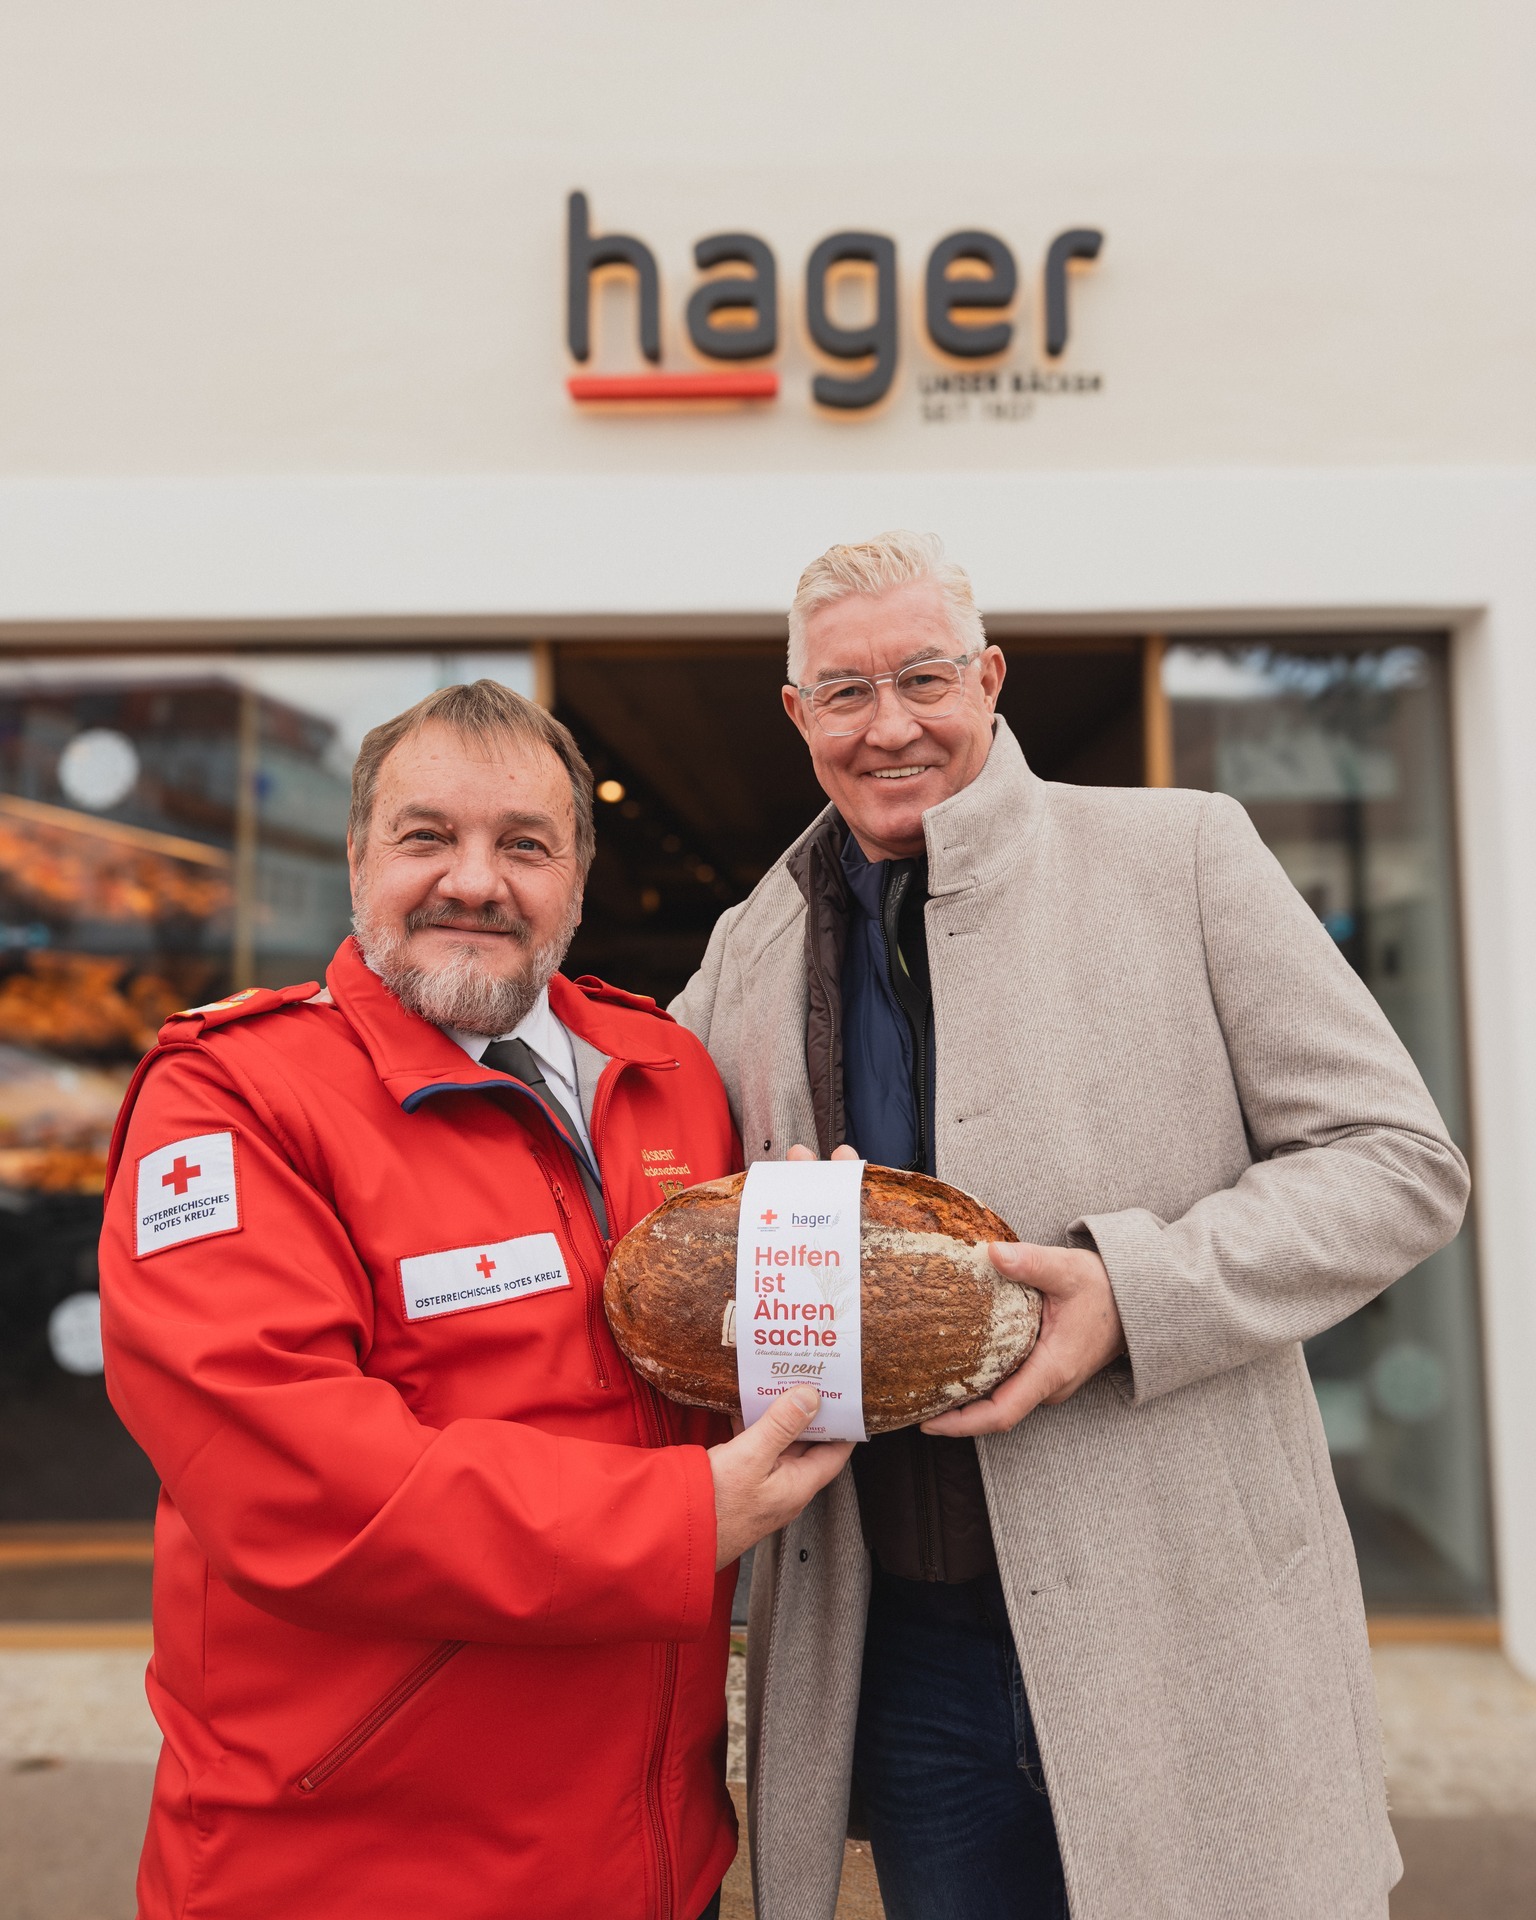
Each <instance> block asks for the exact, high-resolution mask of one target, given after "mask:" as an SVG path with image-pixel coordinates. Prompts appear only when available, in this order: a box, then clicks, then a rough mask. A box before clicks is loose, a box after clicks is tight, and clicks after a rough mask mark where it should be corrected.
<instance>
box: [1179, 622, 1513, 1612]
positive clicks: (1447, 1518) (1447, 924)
mask: <svg viewBox="0 0 1536 1920" xmlns="http://www.w3.org/2000/svg"><path fill="white" fill-rule="evenodd" d="M1159 666H1160V672H1159V684H1158V687H1157V694H1158V696H1159V698H1160V699H1161V700H1162V701H1163V702H1165V703H1166V708H1165V712H1166V722H1167V740H1168V763H1169V776H1170V783H1171V784H1177V785H1179V786H1186V787H1203V788H1207V789H1210V790H1215V791H1219V792H1222V793H1230V794H1231V795H1233V797H1234V798H1236V799H1238V800H1241V801H1242V802H1243V804H1244V806H1246V807H1247V809H1248V811H1249V813H1250V815H1251V816H1252V818H1253V821H1254V824H1255V825H1256V826H1257V828H1258V830H1259V832H1260V833H1261V834H1262V835H1263V837H1264V840H1265V842H1266V843H1267V844H1268V846H1269V847H1270V849H1271V851H1272V852H1273V853H1274V854H1275V856H1276V858H1277V859H1278V860H1279V861H1280V864H1281V865H1282V866H1283V867H1284V868H1285V870H1286V872H1287V873H1288V874H1289V875H1290V878H1291V880H1292V881H1293V882H1294V883H1295V885H1296V887H1297V889H1298V890H1299V891H1300V893H1301V894H1302V896H1303V897H1304V898H1305V899H1306V900H1307V902H1308V904H1309V905H1310V906H1311V907H1312V909H1313V911H1314V912H1315V913H1316V914H1317V916H1318V918H1319V919H1320V920H1321V921H1322V923H1323V925H1324V926H1325V927H1326V928H1327V930H1328V932H1329V934H1330V935H1331V936H1332V938H1333V939H1334V940H1335V941H1336V942H1337V944H1338V946H1339V949H1340V951H1341V952H1342V953H1343V954H1344V956H1345V957H1346V959H1348V961H1349V963H1350V965H1351V966H1352V967H1354V969H1355V971H1356V972H1357V973H1358V974H1359V975H1360V977H1361V978H1362V979H1363V980H1364V981H1365V983H1366V985H1367V986H1368V987H1369V988H1370V989H1371V991H1372V993H1373V994H1374V995H1375V996H1376V998H1377V1000H1378V1001H1379V1002H1380V1004H1381V1007H1382V1009H1383V1011H1384V1012H1385V1013H1386V1015H1387V1017H1388V1019H1389V1020H1390V1021H1391V1022H1392V1024H1393V1026H1394V1027H1395V1028H1396V1030H1397V1032H1398V1034H1399V1036H1400V1037H1401V1039H1402V1041H1403V1043H1404V1045H1405V1046H1406V1047H1407V1048H1408V1051H1409V1052H1410V1053H1411V1054H1412V1056H1413V1058H1414V1060H1415V1061H1416V1062H1417V1064H1418V1067H1419V1070H1420V1071H1421V1072H1422V1074H1423V1075H1424V1078H1425V1081H1426V1082H1427V1084H1428V1086H1429V1090H1430V1092H1431V1093H1432V1094H1433V1096H1434V1098H1435V1100H1436V1102H1437V1104H1438V1105H1439V1108H1440V1111H1441V1113H1442V1114H1444V1116H1445V1119H1446V1124H1447V1125H1448V1126H1449V1128H1450V1130H1451V1132H1452V1134H1453V1135H1454V1137H1455V1138H1456V1140H1457V1142H1458V1143H1459V1144H1460V1145H1461V1147H1462V1148H1463V1150H1465V1149H1466V1147H1467V1143H1468V1141H1467V1106H1466V1067H1465V1058H1464V1050H1463V1038H1462V1014H1461V1007H1462V1000H1461V978H1460V949H1459V928H1458V916H1457V900H1456V874H1455V857H1454V831H1453V809H1452V797H1451V771H1450V750H1449V726H1448V689H1447V678H1448V675H1447V647H1446V644H1445V642H1444V640H1443V639H1441V638H1438V637H1434V638H1429V637H1424V636H1406V637H1397V638H1394V637H1381V638H1371V639H1359V638H1353V637H1351V638H1347V639H1344V638H1340V639H1318V640H1310V639H1309V640H1272V641H1254V640H1226V641H1207V640H1200V641H1184V642H1180V643H1178V644H1171V645H1169V646H1168V647H1167V648H1166V650H1165V651H1163V652H1162V653H1161V655H1160V660H1159ZM1307 1359H1308V1363H1309V1365H1310V1367H1311V1370H1312V1378H1313V1383H1314V1385H1315V1387H1316V1389H1317V1397H1318V1404H1319V1406H1320V1407H1321V1409H1322V1415H1323V1425H1324V1428H1325V1429H1326V1432H1327V1435H1328V1445H1329V1450H1330V1452H1331V1454H1332V1457H1333V1466H1334V1472H1335V1475H1336V1476H1337V1479H1338V1483H1339V1490H1340V1493H1341V1494H1342V1496H1343V1500H1344V1506H1345V1511H1346V1512H1347V1513H1348V1515H1349V1520H1350V1525H1351V1527H1352V1529H1353V1532H1354V1537H1355V1545H1356V1548H1357V1550H1358V1552H1359V1556H1360V1570H1361V1577H1362V1579H1363V1582H1364V1585H1365V1593H1366V1600H1367V1603H1368V1605H1370V1606H1371V1607H1373V1608H1375V1609H1377V1610H1383V1611H1389V1610H1400V1611H1412V1612H1430V1613H1443V1612H1478V1611H1485V1610H1487V1609H1489V1608H1490V1607H1491V1606H1492V1603H1493V1576H1492V1568H1491V1556H1490V1549H1489V1526H1488V1488H1487V1464H1486V1449H1485V1441H1484V1423H1483V1403H1482V1372H1481V1361H1480V1351H1479V1339H1478V1302H1477V1280H1476V1254H1475V1239H1474V1232H1473V1228H1472V1226H1471V1224H1470V1223H1469V1224H1468V1225H1467V1226H1465V1227H1464V1228H1463V1229H1462V1232H1461V1233H1460V1234H1459V1235H1458V1237H1457V1238H1456V1239H1455V1240H1454V1241H1453V1242H1452V1243H1451V1245H1450V1246H1448V1247H1446V1248H1445V1249H1444V1250H1443V1251H1442V1252H1440V1253H1438V1254H1436V1255H1435V1256H1434V1257H1433V1258H1432V1259H1430V1260H1427V1261H1425V1263H1424V1264H1423V1265H1422V1266H1420V1267H1418V1268H1416V1269H1415V1270H1414V1271H1413V1272H1412V1273H1410V1274H1408V1275H1407V1276H1406V1277H1405V1278H1404V1279H1402V1280H1400V1281H1399V1282H1398V1283H1397V1284H1396V1286H1394V1287H1391V1288H1389V1289H1388V1291H1387V1292H1386V1293H1385V1294H1383V1295H1382V1296H1381V1297H1380V1298H1379V1299H1378V1300H1375V1301H1373V1302H1372V1303H1371V1305H1369V1306H1368V1307H1365V1308H1364V1309H1363V1310H1362V1311H1361V1312H1359V1313H1357V1314H1355V1315H1354V1316H1353V1317H1352V1318H1350V1319H1348V1320H1346V1321H1344V1322H1343V1323H1342V1324H1341V1325H1339V1326H1337V1327H1335V1328H1333V1329H1332V1330H1331V1331H1330V1332H1328V1333H1325V1334H1323V1335H1322V1336H1320V1337H1319V1338H1318V1339H1316V1340H1313V1341H1312V1342H1310V1344H1309V1346H1308V1349H1307Z"/></svg>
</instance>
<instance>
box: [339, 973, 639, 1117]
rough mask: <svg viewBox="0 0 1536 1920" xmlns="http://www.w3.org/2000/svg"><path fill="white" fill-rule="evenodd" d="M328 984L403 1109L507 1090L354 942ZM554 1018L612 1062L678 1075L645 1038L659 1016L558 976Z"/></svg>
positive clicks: (500, 1077)
mask: <svg viewBox="0 0 1536 1920" xmlns="http://www.w3.org/2000/svg"><path fill="white" fill-rule="evenodd" d="M325 984H326V986H327V987H329V989H330V993H331V998H332V999H333V1000H334V1001H335V1002H336V1005H337V1006H338V1007H339V1008H340V1009H341V1011H342V1013H343V1015H344V1016H345V1017H346V1020H347V1023H348V1025H349V1026H351V1027H352V1029H353V1031H354V1032H355V1033H356V1034H357V1036H358V1038H359V1039H360V1040H361V1041H362V1043H363V1045H364V1046H365V1047H366V1048H367V1050H368V1055H369V1058H370V1059H371V1060H372V1061H373V1066H374V1071H375V1072H376V1073H377V1074H378V1076H379V1079H380V1080H381V1081H382V1082H383V1084H384V1086H385V1087H386V1088H388V1090H389V1092H390V1094H391V1095H392V1097H393V1098H394V1099H396V1100H398V1101H399V1102H400V1104H401V1105H402V1106H404V1105H406V1104H407V1102H412V1104H414V1102H413V1100H412V1096H413V1095H416V1094H419V1093H422V1092H423V1091H425V1090H426V1089H427V1088H430V1087H447V1086H453V1087H481V1086H488V1087H491V1086H505V1085H506V1076H505V1075H504V1074H500V1073H495V1072H493V1071H492V1070H491V1069H490V1068H489V1067H482V1066H481V1065H480V1063H479V1061H478V1060H471V1059H470V1057H469V1055H468V1054H467V1053H466V1052H465V1051H464V1049H463V1048H462V1047H461V1046H459V1044H458V1043H457V1042H456V1041H454V1040H450V1039H449V1037H448V1035H447V1034H446V1033H444V1032H443V1030H442V1029H441V1027H435V1026H433V1024H432V1022H431V1021H430V1020H423V1019H422V1017H421V1015H420V1014H417V1013H411V1012H410V1011H409V1010H408V1009H407V1008H405V1007H403V1006H401V1004H400V1002H399V1001H398V1000H397V999H396V998H395V996H394V995H393V994H392V993H391V992H390V990H389V988H388V987H386V986H385V984H384V982H383V981H382V980H381V979H380V978H379V976H378V975H377V974H376V973H375V972H374V971H373V970H372V968H370V967H369V966H368V965H367V963H366V962H365V961H364V959H363V956H362V954H361V952H360V951H359V949H358V945H357V942H356V940H353V939H347V940H343V941H342V943H341V945H340V946H339V947H338V948H337V949H336V955H335V958H334V959H333V960H332V961H331V964H330V966H329V967H328V968H327V969H326V974H325ZM549 1005H550V1011H551V1012H552V1013H553V1014H554V1016H555V1018H556V1019H557V1020H558V1021H560V1022H561V1024H562V1025H563V1026H565V1027H567V1028H569V1030H570V1031H571V1032H572V1033H574V1034H576V1035H577V1036H578V1038H580V1039H582V1040H585V1041H586V1042H587V1043H588V1044H589V1045H590V1046H593V1047H596V1048H597V1050H598V1052H599V1053H604V1054H607V1055H608V1057H609V1058H610V1059H613V1060H620V1061H623V1062H624V1063H625V1064H626V1065H632V1066H638V1067H673V1066H676V1065H677V1050H676V1048H675V1047H672V1046H670V1045H668V1044H666V1042H667V1039H668V1035H667V1028H666V1026H665V1025H660V1026H658V1039H659V1041H660V1042H661V1044H659V1045H658V1044H657V1043H656V1042H654V1041H651V1039H650V1035H649V1034H646V1033H645V1032H644V1031H643V1026H642V1022H644V1023H645V1024H649V1023H650V1021H651V1019H652V1018H653V1017H654V1016H648V1015H640V1014H637V1013H636V1012H635V1010H633V1009H631V1008H625V1007H617V1006H613V1005H611V1004H609V1003H606V1002H604V1001H601V1000H594V999H590V998H589V997H588V996H587V994H586V993H584V992H583V991H582V990H581V988H580V987H577V986H575V985H573V984H572V982H571V981H569V980H567V979H566V977H565V976H564V974H560V973H557V974H556V975H555V976H554V978H553V979H552V980H551V981H550V983H549Z"/></svg>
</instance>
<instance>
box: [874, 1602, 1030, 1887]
mask: <svg viewBox="0 0 1536 1920" xmlns="http://www.w3.org/2000/svg"><path fill="white" fill-rule="evenodd" d="M853 1777H854V1782H855V1785H856V1787H857V1790H858V1795H859V1799H860V1801H861V1802H862V1805H863V1811H864V1817H865V1819H866V1821H867V1822H868V1826H869V1837H870V1844H871V1847H872V1850H873V1852H874V1856H875V1873H876V1875H877V1877H878V1879H879V1881H880V1897H881V1899H882V1900H883V1901H884V1902H885V1911H886V1915H887V1920H1067V1894H1066V1887H1065V1884H1064V1883H1063V1880H1062V1872H1061V1855H1060V1854H1059V1852H1058V1851H1057V1847H1056V1825H1055V1822H1054V1821H1053V1820H1052V1818H1051V1803H1050V1799H1049V1796H1048V1795H1047V1793H1046V1790H1045V1776H1044V1774H1043V1772H1042V1771H1041V1766H1040V1749H1039V1747H1038V1746H1037V1745H1036V1743H1035V1729H1034V1724H1033V1722H1032V1721H1031V1719H1030V1714H1029V1702H1028V1701H1027V1700H1026V1699H1025V1697H1024V1682H1023V1679H1022V1676H1021V1675H1020V1672H1019V1660H1018V1655H1017V1653H1016V1652H1015V1651H1014V1645H1013V1635H1012V1633H1011V1632H1010V1630H1009V1626H1008V1614H1007V1610H1006V1608H1005V1607H1004V1605H1003V1590H1002V1585H1001V1583H1000V1581H999V1580H998V1577H997V1575H996V1573H989V1574H984V1575H983V1576H982V1578H981V1579H979V1580H971V1581H967V1582H966V1583H965V1584H964V1585H961V1586H945V1585H943V1584H941V1583H938V1582H927V1581H919V1580H898V1579H895V1578H893V1577H892V1576H891V1575H890V1574H887V1573H882V1572H881V1571H880V1570H879V1568H878V1567H877V1568H876V1569H875V1574H874V1585H873V1588H872V1590H871V1593H870V1600H869V1625H868V1627H867V1629H866V1632H865V1637H864V1677H863V1684H862V1688H861V1691H860V1696H859V1724H858V1733H857V1736H856V1738H855V1742H854V1756H853Z"/></svg>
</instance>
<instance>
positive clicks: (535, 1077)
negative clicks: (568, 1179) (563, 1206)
mask: <svg viewBox="0 0 1536 1920" xmlns="http://www.w3.org/2000/svg"><path fill="white" fill-rule="evenodd" d="M480 1064H481V1066H482V1067H490V1068H491V1070H492V1071H493V1072H495V1073H508V1074H510V1075H511V1076H512V1078H513V1079H514V1080H521V1081H522V1083H523V1085H524V1086H525V1087H526V1088H527V1089H528V1091H529V1092H530V1093H531V1094H532V1095H533V1097H534V1098H535V1099H536V1100H537V1101H538V1102H539V1103H540V1105H541V1106H543V1107H544V1108H546V1109H547V1111H548V1112H549V1113H550V1114H551V1115H552V1116H553V1117H554V1119H555V1120H556V1122H557V1123H558V1124H559V1125H560V1126H561V1127H563V1128H564V1130H565V1132H566V1133H567V1134H568V1135H569V1136H570V1139H571V1142H572V1145H571V1153H572V1156H573V1157H574V1159H575V1161H576V1171H577V1172H578V1173H579V1174H580V1175H581V1184H582V1187H583V1188H584V1190H585V1192H586V1196H587V1199H588V1200H589V1201H590V1202H591V1206H592V1211H593V1213H594V1214H596V1216H597V1224H598V1226H599V1227H600V1228H601V1229H602V1235H603V1238H604V1239H605V1240H606V1239H607V1238H608V1211H607V1209H606V1208H605V1207H604V1205H603V1189H602V1184H601V1182H600V1181H599V1180H598V1178H597V1175H596V1173H595V1172H594V1171H593V1169H592V1167H591V1166H590V1165H589V1164H588V1161H587V1156H586V1154H585V1153H584V1152H583V1151H582V1145H581V1131H580V1129H579V1128H578V1127H577V1125H576V1123H575V1122H574V1121H573V1120H572V1119H571V1116H570V1114H569V1113H568V1112H567V1111H566V1108H565V1106H564V1104H563V1103H562V1102H561V1100H560V1099H559V1097H558V1096H557V1095H556V1093H555V1090H554V1088H553V1087H551V1086H550V1084H549V1082H548V1081H547V1080H546V1079H545V1078H544V1073H543V1069H542V1068H541V1067H540V1066H539V1063H538V1061H537V1060H536V1059H535V1057H534V1052H533V1048H532V1047H530V1046H529V1044H528V1042H527V1041H526V1040H518V1039H512V1040H493V1041H492V1042H491V1044H490V1045H489V1046H488V1047H487V1048H486V1050H485V1052H484V1053H482V1054H481V1056H480Z"/></svg>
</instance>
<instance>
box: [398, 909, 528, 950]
mask: <svg viewBox="0 0 1536 1920" xmlns="http://www.w3.org/2000/svg"><path fill="white" fill-rule="evenodd" d="M455 925H457V926H461V927H462V926H468V927H470V928H472V929H473V931H474V932H476V933H509V934H511V935H512V937H513V939H515V940H517V941H520V942H521V943H522V944H523V945H524V946H526V945H527V944H528V943H529V941H531V940H532V938H533V927H532V925H531V924H530V922H528V921H527V920H524V919H522V918H521V916H520V915H518V914H515V913H509V912H508V911H507V909H506V908H505V907H498V906H496V905H495V904H494V903H493V902H490V901H488V902H487V903H486V904H485V905H484V906H481V907H456V906H453V905H452V904H451V903H448V902H444V903H443V904H442V905H439V906H433V907H415V908H413V909H412V911H411V912H410V913H408V914H407V915H406V916H405V930H406V932H407V933H418V932H420V930H421V929H422V928H423V927H448V929H449V931H450V932H452V931H453V928H454V926H455Z"/></svg>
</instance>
